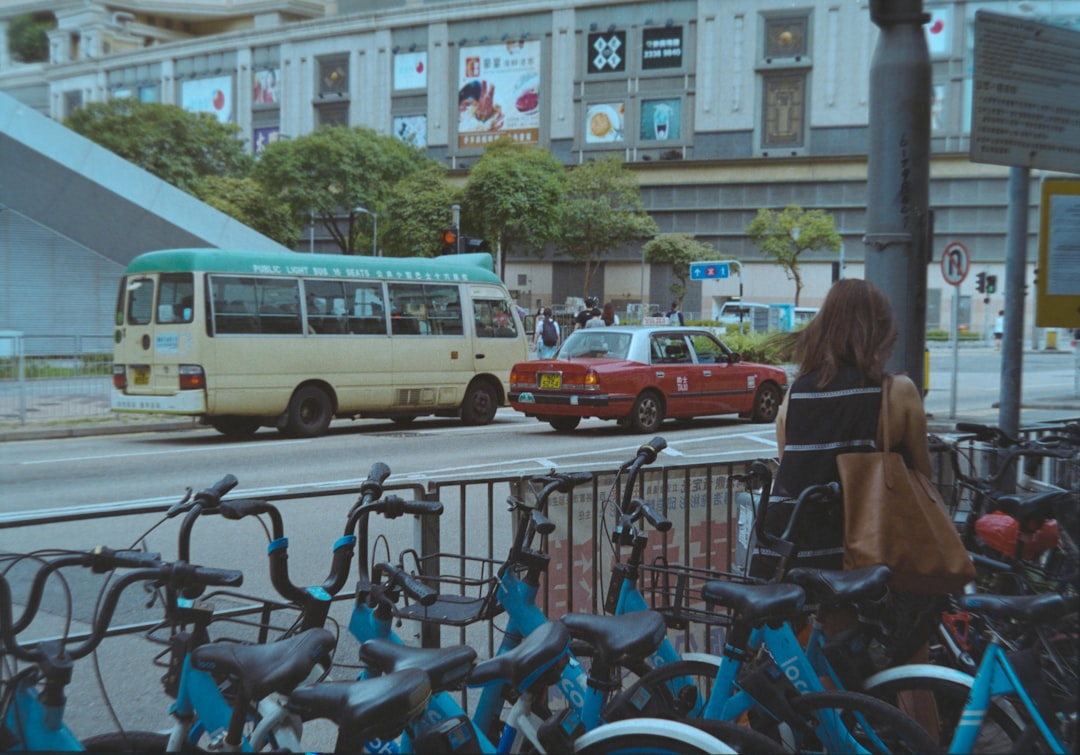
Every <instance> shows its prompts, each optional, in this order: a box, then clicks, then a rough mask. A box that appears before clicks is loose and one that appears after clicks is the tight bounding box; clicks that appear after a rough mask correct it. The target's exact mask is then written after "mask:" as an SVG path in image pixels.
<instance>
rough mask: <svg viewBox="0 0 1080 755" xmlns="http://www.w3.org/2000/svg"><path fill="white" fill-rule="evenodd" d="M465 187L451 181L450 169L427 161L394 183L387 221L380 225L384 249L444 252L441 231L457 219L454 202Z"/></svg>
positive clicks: (394, 253)
mask: <svg viewBox="0 0 1080 755" xmlns="http://www.w3.org/2000/svg"><path fill="white" fill-rule="evenodd" d="M461 201H462V190H461V189H460V188H458V187H456V186H454V185H453V184H451V183H450V182H449V181H448V180H447V177H446V169H445V168H443V166H441V165H439V164H438V163H434V164H432V165H427V166H424V167H423V168H421V169H420V170H418V171H417V172H415V173H413V174H412V175H409V176H406V177H405V178H403V179H401V180H400V181H398V182H397V183H396V184H394V186H393V188H392V189H391V190H390V193H389V194H388V195H387V205H386V223H385V224H384V225H383V226H380V228H383V227H385V228H386V230H385V231H384V232H381V236H382V238H381V239H380V241H379V243H380V249H381V250H382V254H384V255H386V256H390V257H410V256H415V257H435V256H438V255H439V254H442V240H441V238H440V233H439V232H440V231H442V230H443V229H444V228H446V227H448V226H449V225H451V224H452V222H453V214H452V210H451V208H452V206H453V205H455V204H459V205H460V204H461Z"/></svg>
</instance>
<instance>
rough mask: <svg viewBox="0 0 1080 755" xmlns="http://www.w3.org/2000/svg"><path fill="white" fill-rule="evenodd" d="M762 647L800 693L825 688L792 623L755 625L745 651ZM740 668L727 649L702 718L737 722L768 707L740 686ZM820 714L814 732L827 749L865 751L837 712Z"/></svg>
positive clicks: (750, 652)
mask: <svg viewBox="0 0 1080 755" xmlns="http://www.w3.org/2000/svg"><path fill="white" fill-rule="evenodd" d="M728 647H729V649H730V650H732V652H736V653H737V652H740V651H739V650H738V649H736V648H731V647H730V646H728ZM762 647H765V648H766V649H767V650H768V651H769V654H770V655H771V656H772V659H773V662H774V663H775V664H776V667H777V668H778V669H779V671H780V672H781V673H782V674H783V675H784V677H786V679H787V680H788V681H789V682H790V683H791V684H792V685H793V686H794V687H795V689H796V690H797V691H798V692H799V693H800V694H802V693H805V692H822V691H824V690H825V687H824V685H823V684H822V683H821V681H820V679H819V678H818V674H817V671H816V670H815V669H814V667H813V665H812V664H811V662H810V659H809V658H808V657H807V655H806V653H805V651H804V650H803V648H802V645H800V644H799V639H798V637H797V636H796V634H795V631H794V630H793V629H792V627H791V624H790V623H788V622H784V623H783V624H782V625H780V626H779V627H778V628H772V627H770V626H768V625H765V626H762V627H759V628H755V629H754V630H753V631H752V632H751V633H750V640H749V643H748V645H747V650H748V651H749V652H748V653H743V654H744V655H747V654H749V655H756V654H757V652H758V651H759V650H760V649H761V648H762ZM741 668H742V661H739V660H736V659H735V658H733V657H732V656H731V655H729V654H728V653H727V652H725V654H724V656H723V657H722V658H721V661H720V667H719V668H718V670H717V674H716V681H715V683H714V684H713V688H712V692H711V694H710V696H709V702H708V703H707V704H706V705H705V708H704V710H703V711H702V713H701V717H702V718H705V719H713V720H721V721H736V720H738V719H739V717H740V716H742V715H743V714H744V713H746V712H747V711H749V710H750V709H751V708H763V707H765V706H763V705H762V701H759V700H757V699H756V698H754V697H752V696H751V695H750V694H749V693H748V692H746V691H745V690H742V689H739V688H738V687H737V685H736V683H735V680H736V678H737V677H738V675H739V671H740V669H741ZM766 710H767V708H766ZM820 714H821V719H820V721H819V723H818V725H817V726H816V728H815V733H816V735H817V736H818V738H819V739H820V740H821V742H822V743H824V744H825V748H826V750H827V751H829V752H863V751H864V748H862V747H861V746H860V745H859V744H858V742H856V741H855V739H854V738H853V737H852V736H851V734H850V733H849V732H848V730H847V726H846V725H845V724H844V723H843V721H841V720H840V718H839V716H837V715H836V713H835V712H834V711H821V712H820Z"/></svg>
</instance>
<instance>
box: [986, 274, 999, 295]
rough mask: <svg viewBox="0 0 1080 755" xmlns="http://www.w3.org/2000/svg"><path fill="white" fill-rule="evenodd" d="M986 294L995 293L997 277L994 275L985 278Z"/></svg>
mask: <svg viewBox="0 0 1080 755" xmlns="http://www.w3.org/2000/svg"><path fill="white" fill-rule="evenodd" d="M986 293H988V294H993V293H997V276H996V275H988V276H986Z"/></svg>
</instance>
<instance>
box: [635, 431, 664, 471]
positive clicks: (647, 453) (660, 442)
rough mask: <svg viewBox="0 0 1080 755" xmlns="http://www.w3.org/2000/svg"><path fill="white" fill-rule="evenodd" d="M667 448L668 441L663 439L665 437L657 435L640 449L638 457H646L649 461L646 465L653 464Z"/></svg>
mask: <svg viewBox="0 0 1080 755" xmlns="http://www.w3.org/2000/svg"><path fill="white" fill-rule="evenodd" d="M665 448H667V441H666V440H665V439H664V438H663V436H660V435H657V436H656V437H655V438H653V439H652V440H650V441H649V442H648V443H645V444H643V445H642V446H641V447H640V448H638V451H637V455H638V456H641V457H644V458H645V459H646V460H647V461H646V462H645V463H646V464H652V463H653V462H654V461H656V457H657V456H658V455H659V454H660V452H661V451H663V450H664V449H665Z"/></svg>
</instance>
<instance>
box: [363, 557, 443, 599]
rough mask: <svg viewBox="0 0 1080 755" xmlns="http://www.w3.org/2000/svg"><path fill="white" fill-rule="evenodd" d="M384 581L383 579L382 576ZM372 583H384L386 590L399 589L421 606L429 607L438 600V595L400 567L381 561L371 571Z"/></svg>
mask: <svg viewBox="0 0 1080 755" xmlns="http://www.w3.org/2000/svg"><path fill="white" fill-rule="evenodd" d="M384 575H385V576H386V579H385V580H384V579H383V576H384ZM372 580H373V582H374V583H376V584H378V583H384V584H385V585H386V586H387V587H388V588H390V589H393V588H400V589H401V590H402V591H403V592H404V593H405V594H406V595H408V596H409V597H410V598H412V599H413V600H415V601H417V602H418V603H419V604H420V605H422V606H430V605H431V604H432V603H434V602H435V601H436V600H438V599H439V593H438V592H436V591H435V590H433V589H431V588H430V587H428V586H427V585H425V584H424V583H423V582H421V581H420V580H419V579H417V578H416V577H414V576H412V575H411V574H409V573H408V572H407V571H405V570H404V569H402V568H401V567H400V566H395V565H394V564H391V563H387V562H386V561H382V562H380V563H378V564H375V568H374V569H373V570H372Z"/></svg>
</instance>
